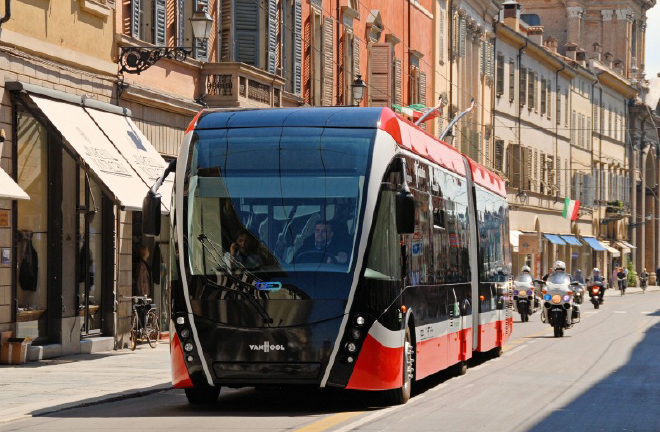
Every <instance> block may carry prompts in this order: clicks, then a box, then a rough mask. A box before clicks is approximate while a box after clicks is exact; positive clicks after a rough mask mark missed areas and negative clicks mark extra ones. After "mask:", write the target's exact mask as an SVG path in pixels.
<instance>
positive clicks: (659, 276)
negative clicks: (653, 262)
mask: <svg viewBox="0 0 660 432" xmlns="http://www.w3.org/2000/svg"><path fill="white" fill-rule="evenodd" d="M655 284H656V285H660V267H658V268H657V269H656V270H655Z"/></svg>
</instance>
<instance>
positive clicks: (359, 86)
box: [351, 74, 367, 106]
mask: <svg viewBox="0 0 660 432" xmlns="http://www.w3.org/2000/svg"><path fill="white" fill-rule="evenodd" d="M351 88H352V90H353V102H354V103H355V106H360V103H361V102H362V99H363V98H364V89H366V88H367V83H365V82H364V81H362V75H360V74H358V76H357V78H355V81H353V84H352V85H351Z"/></svg>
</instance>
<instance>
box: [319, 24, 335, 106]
mask: <svg viewBox="0 0 660 432" xmlns="http://www.w3.org/2000/svg"><path fill="white" fill-rule="evenodd" d="M333 42H334V27H333V21H332V18H330V17H324V18H323V95H322V98H323V103H322V105H323V106H332V105H334V83H335V81H334V65H333V63H332V61H333V57H334V56H333Z"/></svg>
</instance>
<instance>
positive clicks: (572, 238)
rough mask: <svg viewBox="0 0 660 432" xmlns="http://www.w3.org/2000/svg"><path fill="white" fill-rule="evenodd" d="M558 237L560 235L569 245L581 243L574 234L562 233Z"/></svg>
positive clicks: (580, 244)
mask: <svg viewBox="0 0 660 432" xmlns="http://www.w3.org/2000/svg"><path fill="white" fill-rule="evenodd" d="M559 237H561V238H562V240H564V241H565V242H566V243H568V244H569V245H571V246H582V243H580V240H578V239H577V238H575V236H574V235H565V234H562V235H560V236H559Z"/></svg>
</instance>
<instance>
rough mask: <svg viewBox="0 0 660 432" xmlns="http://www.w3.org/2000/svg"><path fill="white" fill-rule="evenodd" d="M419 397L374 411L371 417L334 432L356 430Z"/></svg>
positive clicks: (419, 397)
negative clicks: (402, 403) (403, 403)
mask: <svg viewBox="0 0 660 432" xmlns="http://www.w3.org/2000/svg"><path fill="white" fill-rule="evenodd" d="M421 396H423V395H420V396H417V397H414V398H412V399H410V401H409V402H408V403H407V404H405V405H395V406H391V407H389V408H385V409H384V410H381V411H376V412H375V413H373V414H371V415H368V416H366V417H363V418H361V419H360V420H357V421H354V422H353V423H350V424H347V425H346V426H344V427H341V428H339V429H337V430H335V432H346V431H350V430H353V429H355V428H358V427H360V426H362V425H363V424H366V423H369V422H370V421H373V420H376V419H377V418H379V417H383V416H384V415H386V414H389V413H391V412H392V411H396V410H398V409H401V408H403V407H407V406H409V405H410V402H412V401H413V399H414V400H419V399H422V397H421Z"/></svg>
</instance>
